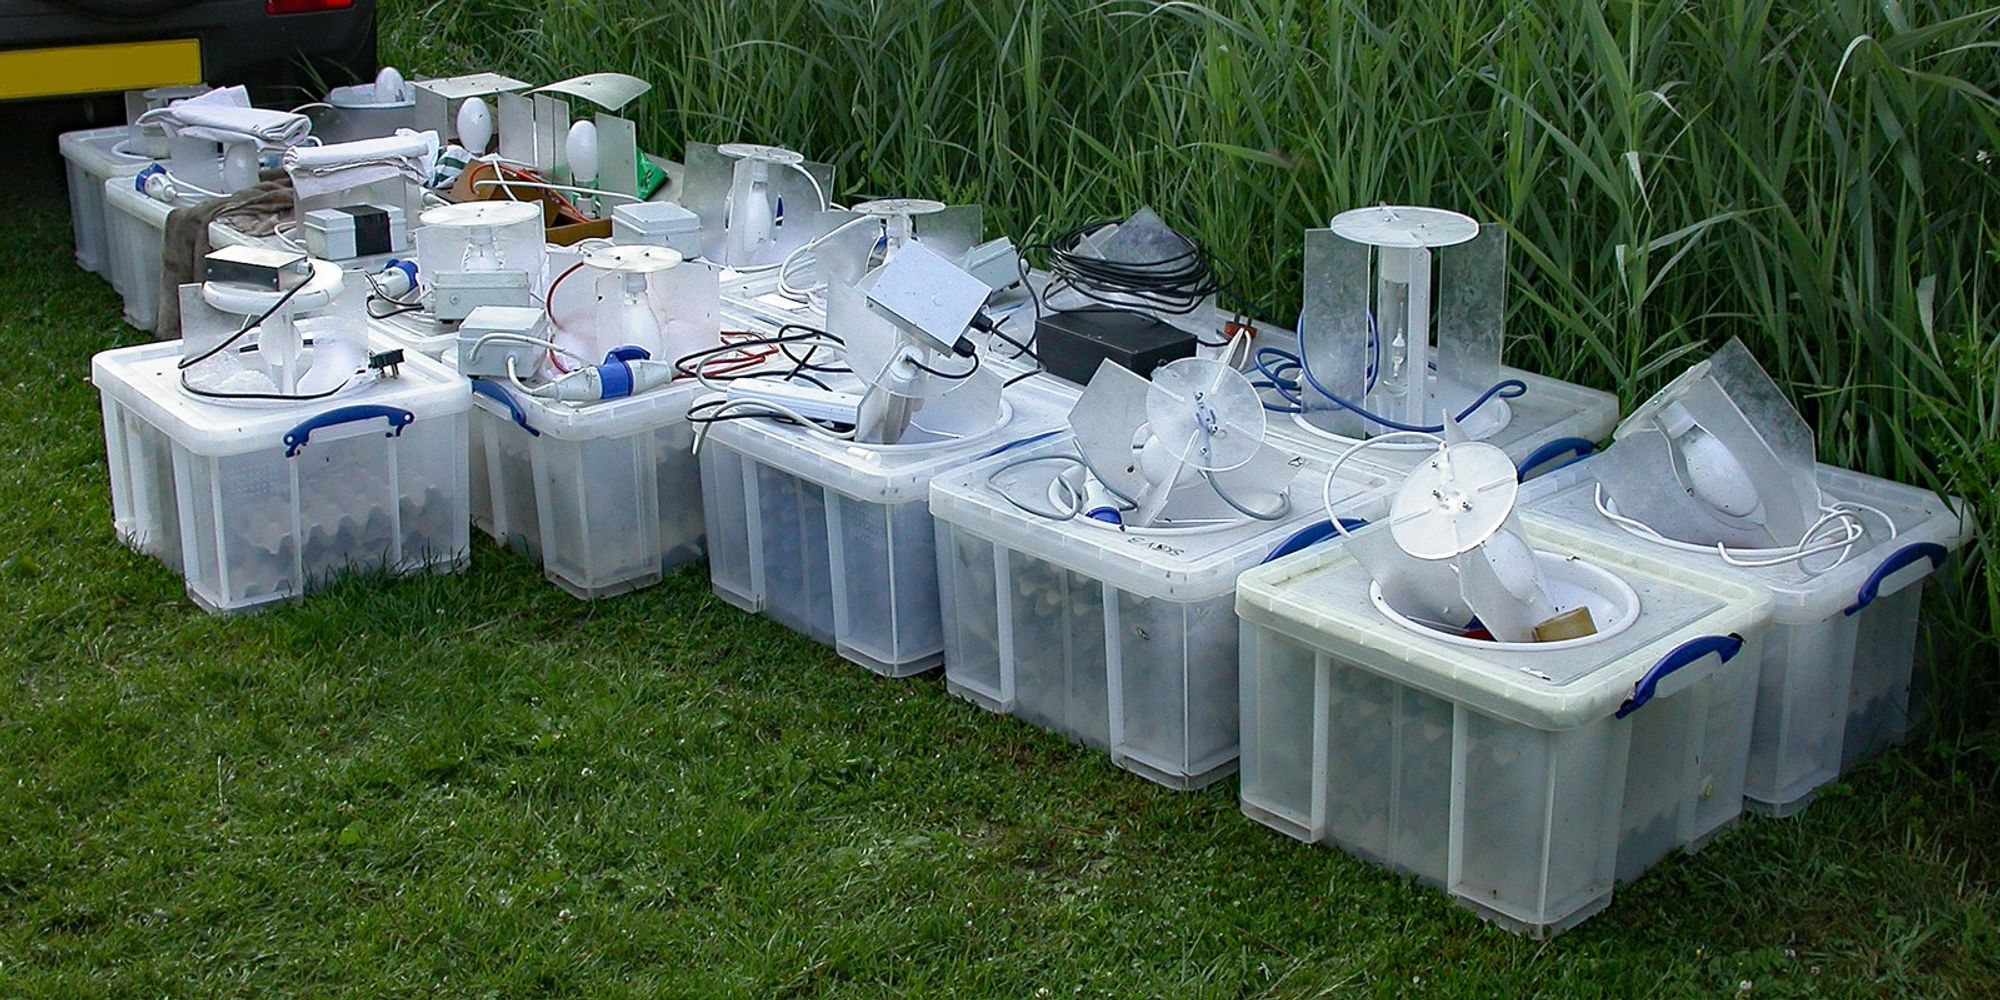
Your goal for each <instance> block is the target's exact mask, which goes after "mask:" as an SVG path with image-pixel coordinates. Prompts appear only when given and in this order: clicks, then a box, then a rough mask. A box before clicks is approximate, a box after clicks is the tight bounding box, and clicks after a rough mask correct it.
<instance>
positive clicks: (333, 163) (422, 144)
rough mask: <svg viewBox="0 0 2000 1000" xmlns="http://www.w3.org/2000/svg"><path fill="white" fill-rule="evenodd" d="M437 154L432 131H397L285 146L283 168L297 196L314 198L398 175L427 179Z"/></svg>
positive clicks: (435, 137) (419, 179) (436, 143)
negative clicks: (369, 136)
mask: <svg viewBox="0 0 2000 1000" xmlns="http://www.w3.org/2000/svg"><path fill="white" fill-rule="evenodd" d="M437 156H438V134H437V133H436V132H413V131H411V130H409V129H397V130H396V134H395V135H388V136H382V137H380V138H376V139H360V140H357V141H355V142H337V143H334V144H332V145H330V146H293V147H292V148H290V149H287V150H285V170H286V171H287V172H289V173H290V174H291V175H292V186H293V187H295V188H297V189H298V193H299V197H300V198H314V197H318V196H319V195H322V194H326V193H328V192H332V191H343V190H346V189H348V188H354V187H360V186H362V185H364V184H374V183H376V182H378V181H384V180H388V179H390V178H392V177H398V176H400V177H403V178H406V179H408V180H409V181H411V182H413V183H416V184H424V183H427V182H428V181H429V180H430V176H431V170H432V169H433V168H434V167H435V165H436V163H437Z"/></svg>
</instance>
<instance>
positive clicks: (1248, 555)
mask: <svg viewBox="0 0 2000 1000" xmlns="http://www.w3.org/2000/svg"><path fill="white" fill-rule="evenodd" d="M1074 441H1075V438H1074V436H1073V435H1071V434H1070V433H1069V432H1068V431H1064V432H1063V433H1062V434H1060V435H1059V436H1057V437H1053V438H1050V439H1048V440H1046V441H1038V442H1036V443H1034V444H1032V445H1026V446H1023V447H1020V448H1014V449H1010V450H1008V451H1006V452H1002V453H1001V454H998V455H994V456H991V457H989V458H986V459H984V460H981V461H979V462H976V463H974V464H972V465H968V466H964V467H961V468H957V469H953V470H951V471H950V472H947V473H944V474H941V475H939V476H938V477H937V478H935V479H933V480H931V514H932V515H933V516H935V517H937V518H938V519H939V520H941V521H944V522H947V523H950V524H954V525H958V526H960V527H963V528H966V529H968V530H970V531H971V532H973V533H974V534H976V535H979V536H980V537H982V538H986V539H988V540H991V541H995V542H998V543H1000V544H1002V545H1004V546H1006V547H1008V548H1010V549H1014V550H1016V551H1019V552H1025V553H1027V554H1028V555H1031V556H1034V557H1035V558H1037V559H1041V560H1043V561H1045V562H1048V563H1051V564H1053V565H1056V566H1060V567H1062V568H1064V569H1067V570H1071V571H1074V572H1077V573H1081V574H1083V575H1085V576H1089V577H1091V578H1092V579H1096V580H1101V581H1103V582H1105V583H1108V584H1110V585H1111V586H1113V587H1116V588H1118V589H1119V590H1123V591H1126V592H1128V593H1133V594H1138V595H1140V596H1142V597H1152V598H1163V599H1166V600H1171V601H1176V602H1180V603H1190V602H1195V601H1203V600H1208V599H1211V598H1215V597H1220V596H1222V595H1224V594H1227V593H1229V592H1230V591H1232V590H1235V589H1236V578H1237V576H1238V575H1239V574H1241V573H1242V572H1243V571H1244V570H1246V569H1249V568H1250V567H1253V566H1255V565H1257V564H1258V563H1261V562H1263V561H1264V560H1265V559H1266V558H1268V557H1269V556H1270V554H1271V552H1272V550H1274V549H1276V548H1277V547H1278V546H1279V545H1281V544H1283V543H1284V542H1285V541H1286V540H1287V539H1289V538H1291V537H1292V536H1293V535H1294V534H1296V533H1298V532H1299V531H1300V530H1302V529H1304V528H1306V527H1308V526H1310V525H1313V524H1319V523H1323V522H1324V521H1325V519H1326V510H1325V506H1324V504H1323V503H1322V496H1321V494H1322V490H1323V487H1324V486H1325V483H1326V470H1327V466H1328V465H1329V464H1331V463H1330V462H1328V461H1327V460H1325V459H1321V458H1311V457H1301V456H1296V455H1295V456H1294V458H1295V462H1294V464H1295V465H1296V466H1297V467H1299V468H1300V470H1301V471H1300V475H1299V478H1298V479H1297V481H1296V482H1295V483H1294V484H1293V487H1292V509H1291V512H1290V513H1289V514H1288V515H1287V516H1286V517H1285V518H1283V519H1282V520H1278V521H1257V520H1252V519H1250V518H1247V517H1246V518H1242V519H1241V520H1240V521H1239V522H1238V523H1235V524H1231V525H1226V526H1223V527H1221V528H1195V529H1189V528H1181V529H1171V528H1169V529H1163V530H1162V529H1151V530H1149V529H1144V528H1132V529H1124V528H1119V527H1117V526H1115V525H1109V524H1105V523H1103V522H1101V521H1093V520H1091V519H1089V518H1084V517H1078V518H1074V519H1071V520H1068V521H1057V520H1053V519H1050V518H1044V517H1038V516H1036V515H1034V514H1031V513H1028V512H1027V511H1024V510H1021V509H1020V508H1018V507H1016V506H1014V504H1012V503H1011V502H1009V501H1008V500H1007V498H1006V497H1004V496H1002V495H1001V494H1000V493H999V492H998V490H997V489H996V488H995V487H994V486H993V485H991V483H990V482H989V480H990V479H991V478H992V477H993V475H994V474H995V473H997V472H999V471H1000V470H1001V469H1003V468H1004V467H1005V466H1007V465H1008V464H1009V463H1011V462H1016V461H1020V460H1022V459H1028V458H1038V457H1043V456H1052V455H1071V456H1074V455H1075V454H1076V453H1077V452H1076V448H1075V445H1074ZM1058 468H1059V466H1058V465H1057V464H1056V463H1048V464H1046V465H1042V464H1037V465H1034V466H1029V467H1027V468H1026V469H1024V470H1023V471H1024V472H1033V471H1035V470H1042V469H1045V470H1048V471H1049V472H1050V473H1053V472H1054V471H1055V470H1056V469H1058ZM1028 478H1029V479H1030V480H1031V481H1036V482H1040V481H1046V480H1047V479H1049V478H1052V476H1047V475H1036V476H1030V477H1028ZM1391 485H1392V484H1391V483H1390V481H1389V479H1388V478H1387V477H1385V476H1382V475H1380V474H1378V473H1376V472H1374V471H1371V470H1368V469H1365V468H1362V467H1359V466H1356V465H1355V464H1354V463H1351V462H1350V463H1348V465H1346V466H1343V467H1342V468H1341V470H1340V479H1339V480H1338V481H1337V482H1336V484H1335V486H1334V489H1333V499H1334V504H1335V507H1336V509H1338V510H1340V511H1342V512H1343V513H1345V512H1349V511H1351V512H1352V516H1355V517H1360V518H1367V517H1375V516H1379V515H1380V514H1381V513H1382V511H1383V509H1384V508H1385V507H1386V499H1385V498H1386V497H1387V496H1388V493H1389V490H1390V488H1391ZM1036 499H1037V500H1039V498H1036Z"/></svg>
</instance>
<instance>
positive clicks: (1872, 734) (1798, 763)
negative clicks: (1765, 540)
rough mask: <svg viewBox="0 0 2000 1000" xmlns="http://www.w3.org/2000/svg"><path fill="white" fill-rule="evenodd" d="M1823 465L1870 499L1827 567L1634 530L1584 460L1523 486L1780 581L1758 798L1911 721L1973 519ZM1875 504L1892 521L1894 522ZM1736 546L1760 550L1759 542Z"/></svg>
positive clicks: (1731, 576) (1835, 499)
mask: <svg viewBox="0 0 2000 1000" xmlns="http://www.w3.org/2000/svg"><path fill="white" fill-rule="evenodd" d="M1818 478H1819V487H1820V490H1821V493H1822V496H1823V497H1824V499H1825V501H1826V502H1828V503H1836V504H1858V505H1863V506H1861V507H1856V508H1855V509H1856V510H1858V511H1861V512H1862V515H1861V516H1862V525H1863V527H1864V529H1865V531H1866V533H1865V534H1864V535H1863V536H1862V539H1861V541H1860V542H1859V543H1858V544H1857V545H1856V546H1855V548H1854V550H1853V552H1852V553H1851V554H1850V555H1849V556H1848V558H1847V559H1846V560H1845V561H1843V562H1841V563H1840V564H1839V565H1838V566H1833V567H1832V568H1830V569H1829V568H1827V567H1829V566H1830V565H1831V564H1832V559H1831V557H1830V556H1821V557H1816V558H1808V559H1805V560H1803V561H1802V562H1800V561H1794V562H1786V563H1781V564H1778V565H1774V566H1765V567H1744V566H1732V565H1730V564H1729V563H1728V562H1725V561H1724V560H1723V558H1722V557H1721V555H1720V554H1718V553H1717V552H1716V551H1715V549H1714V548H1713V547H1708V548H1702V547H1698V546H1691V545H1678V544H1667V543H1663V542H1656V541H1651V540H1647V539H1641V538H1637V537H1635V536H1632V535H1629V534H1627V533H1626V532H1625V530H1624V529H1622V528H1619V527H1618V526H1617V525H1615V524H1613V523H1611V522H1610V521H1609V520H1608V519H1606V518H1605V517H1604V516H1603V515H1602V514H1600V513H1599V512H1598V510H1597V503H1596V480H1595V479H1593V478H1592V477H1591V475H1590V463H1589V462H1587V461H1586V462H1582V463H1579V464H1577V465H1575V466H1573V467H1571V468H1569V469H1565V470H1563V471H1562V472H1560V473H1557V474H1556V475H1554V476H1549V477H1545V478H1544V480H1542V481H1538V482H1536V483H1534V484H1531V485H1530V486H1529V487H1527V488H1526V489H1525V490H1524V492H1523V498H1524V499H1523V503H1524V504H1525V505H1526V506H1527V508H1528V509H1530V510H1534V511H1537V512H1539V513H1541V514H1542V515H1544V516H1546V517H1549V518H1553V519H1557V520H1561V521H1563V522H1564V523H1566V524H1569V525H1571V526H1573V527H1574V529H1575V530H1577V531H1578V532H1580V533H1587V534H1590V535H1592V536H1594V537H1599V538H1606V539H1611V538H1620V539H1629V540H1630V542H1631V544H1633V545H1638V546H1642V547H1647V548H1650V549H1651V550H1652V551H1654V552H1656V553H1657V554H1658V555H1659V556H1660V558H1663V559H1671V560H1674V561H1676V562H1679V563H1681V564H1683V565H1685V566H1687V567H1689V568H1690V569H1692V570H1695V571H1699V572H1702V573H1706V574H1709V575H1712V576H1715V577H1717V578H1720V579H1726V580H1736V581H1743V582H1749V583H1754V584H1756V585H1758V586H1762V587H1764V588H1766V589H1768V590H1770V591H1771V594H1772V598H1773V601H1774V603H1773V606H1772V612H1771V631H1770V637H1769V639H1767V640H1766V641H1765V643H1764V649H1763V661H1762V663H1761V664H1760V665H1759V667H1758V670H1759V680H1758V692H1757V724H1756V731H1755V734H1754V735H1753V736H1752V739H1751V744H1750V771H1749V778H1748V781H1747V783H1746V784H1745V786H1744V794H1745V795H1747V796H1748V798H1749V803H1748V804H1749V806H1750V807H1751V808H1752V809H1755V810H1757V811H1759V812H1764V813H1769V814H1772V815H1778V816H1785V815H1790V814H1791V813H1794V812H1797V811H1798V810H1800V809H1803V808H1804V807H1805V806H1806V805H1807V804H1809V803H1810V802H1811V801H1812V797H1813V795H1814V793H1815V792H1817V791H1818V789H1819V788H1820V787H1821V786H1822V785H1825V784H1826V783H1828V782H1830V781H1832V780H1834V779H1835V778H1837V777H1839V776H1840V773H1841V772H1842V771H1843V770H1844V769H1846V767H1847V766H1848V765H1850V764H1852V763H1854V762H1855V761H1857V760H1860V759H1861V758H1863V757H1866V756H1868V755H1870V754H1873V753H1875V752H1877V751H1879V750H1881V749H1883V748H1885V747H1888V746H1893V745H1895V744H1898V743H1901V742H1902V741H1903V739H1904V737H1905V736H1907V735H1908V732H1909V728H1910V724H1911V721H1912V716H1913V714H1914V712H1913V708H1912V705H1911V699H1910V681H1911V674H1912V667H1913V665H1914V662H1915V656H1916V641H1917V614H1918V609H1919V606H1920V603H1921V601H1922V599H1923V584H1924V578H1925V577H1928V576H1929V575H1930V574H1931V573H1932V572H1933V571H1935V570H1936V569H1937V568H1938V567H1939V566H1940V565H1942V564H1943V563H1944V561H1945V559H1946V558H1947V557H1948V556H1949V555H1950V553H1951V552H1952V551H1954V550H1956V549H1957V548H1959V547H1960V546H1961V545H1963V544H1965V542H1966V540H1967V539H1968V538H1969V537H1970V534H1971V530H1972V524H1971V521H1970V520H1969V519H1965V518H1962V517H1961V516H1960V514H1959V513H1958V512H1959V511H1960V510H1962V509H1963V505H1962V504H1960V503H1958V502H1957V501H1953V502H1950V503H1947V502H1945V501H1943V500H1940V499H1939V498H1938V497H1937V495H1936V494H1934V493H1931V492H1929V491H1927V490H1920V489H1917V488H1915V487H1911V486H1905V485H1903V484H1901V483H1895V482H1890V481H1888V480H1885V479H1877V478H1874V477H1873V476H1865V475H1862V474H1860V473H1856V472H1847V471H1844V470H1841V469H1836V468H1833V467H1831V466H1826V465H1821V466H1819V468H1818ZM1877 512H1879V514H1880V515H1882V516H1886V517H1887V518H1888V519H1889V521H1891V522H1893V532H1892V531H1891V530H1890V526H1889V525H1885V524H1884V523H1883V521H1882V516H1877ZM1735 555H1736V558H1737V559H1738V561H1750V560H1755V559H1757V558H1758V556H1759V555H1760V554H1759V553H1757V552H1747V553H1743V552H1739V553H1736V554H1735ZM1813 570H1821V571H1820V572H1814V571H1813Z"/></svg>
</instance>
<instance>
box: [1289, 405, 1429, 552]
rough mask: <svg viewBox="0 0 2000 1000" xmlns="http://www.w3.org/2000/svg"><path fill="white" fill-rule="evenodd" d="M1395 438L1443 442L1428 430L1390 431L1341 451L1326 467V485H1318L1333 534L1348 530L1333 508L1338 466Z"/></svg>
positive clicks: (1346, 533)
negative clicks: (1368, 449)
mask: <svg viewBox="0 0 2000 1000" xmlns="http://www.w3.org/2000/svg"><path fill="white" fill-rule="evenodd" d="M1397 438H1413V439H1416V440H1419V441H1428V442H1430V443H1431V444H1443V443H1444V438H1443V437H1442V436H1440V435H1437V434H1432V433H1430V432H1429V431H1390V432H1389V433H1387V434H1377V435H1375V436H1374V437H1371V438H1364V439H1362V440H1361V441H1358V442H1356V443H1355V444H1354V445H1353V446H1352V447H1350V448H1348V449H1347V450H1346V451H1343V452H1341V453H1340V456H1339V457H1338V458H1335V459H1334V460H1333V464H1332V465H1331V466H1329V467H1328V468H1327V470H1326V485H1324V486H1322V487H1320V494H1319V502H1320V506H1322V507H1324V508H1326V519H1327V520H1328V521H1330V522H1332V524H1333V530H1334V533H1335V534H1338V535H1340V536H1341V537H1342V538H1345V537H1347V535H1348V530H1347V529H1346V528H1345V527H1343V526H1342V525H1341V523H1340V513H1339V512H1338V511H1335V510H1334V509H1333V481H1334V479H1336V478H1337V477H1339V475H1340V467H1341V466H1343V465H1346V464H1347V460H1348V459H1350V458H1353V457H1354V456H1356V455H1358V454H1360V453H1361V452H1362V451H1363V450H1365V449H1367V448H1371V447H1374V446H1375V445H1378V444H1387V443H1389V442H1390V441H1393V440H1395V439H1397Z"/></svg>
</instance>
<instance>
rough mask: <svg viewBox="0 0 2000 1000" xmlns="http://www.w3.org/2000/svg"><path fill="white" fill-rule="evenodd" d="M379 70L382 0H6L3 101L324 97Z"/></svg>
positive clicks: (273, 101) (0, 65)
mask: <svg viewBox="0 0 2000 1000" xmlns="http://www.w3.org/2000/svg"><path fill="white" fill-rule="evenodd" d="M374 73H375V0H193V2H185V0H183V2H173V0H0V103H5V102H16V101H35V100H47V99H52V98H72V97H87V96H90V95H98V94H112V93H118V92H121V91H126V90H141V89H145V88H148V87H157V86H166V85H170V84H190V83H210V84H215V85H218V86H221V85H225V84H236V83H242V84H248V85H249V86H250V88H251V91H252V93H253V95H254V96H255V97H256V98H257V100H258V103H260V104H266V103H267V104H270V105H273V106H282V105H284V104H286V103H287V102H290V103H293V104H298V103H304V102H305V101H309V100H316V99H318V98H319V96H320V95H321V94H324V93H325V92H326V88H327V87H330V86H333V85H336V84H345V83H352V82H355V81H358V80H362V79H367V78H369V77H372V76H373V75H374Z"/></svg>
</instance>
